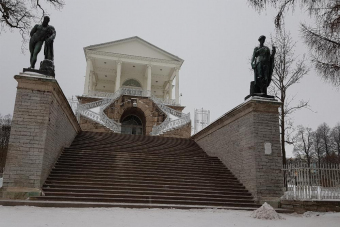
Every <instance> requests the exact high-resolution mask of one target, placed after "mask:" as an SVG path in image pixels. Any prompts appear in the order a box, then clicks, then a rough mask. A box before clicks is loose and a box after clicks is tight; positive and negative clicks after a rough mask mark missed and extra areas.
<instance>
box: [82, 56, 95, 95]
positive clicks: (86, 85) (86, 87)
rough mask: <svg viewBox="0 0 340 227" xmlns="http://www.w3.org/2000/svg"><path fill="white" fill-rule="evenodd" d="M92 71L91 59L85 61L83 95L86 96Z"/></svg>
mask: <svg viewBox="0 0 340 227" xmlns="http://www.w3.org/2000/svg"><path fill="white" fill-rule="evenodd" d="M91 71H93V65H92V60H91V58H88V59H87V60H86V74H85V85H84V95H87V94H88V93H89V90H90V74H91Z"/></svg>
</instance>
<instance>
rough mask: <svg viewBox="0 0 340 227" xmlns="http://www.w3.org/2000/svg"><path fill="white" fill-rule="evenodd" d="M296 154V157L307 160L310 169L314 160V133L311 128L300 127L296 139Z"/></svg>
mask: <svg viewBox="0 0 340 227" xmlns="http://www.w3.org/2000/svg"><path fill="white" fill-rule="evenodd" d="M293 152H294V154H295V156H296V157H299V158H301V159H306V160H307V164H308V167H309V166H310V163H311V160H312V158H313V155H314V152H313V131H312V129H311V128H308V127H306V128H305V127H303V126H301V125H299V126H298V131H297V134H296V135H295V138H294V151H293Z"/></svg>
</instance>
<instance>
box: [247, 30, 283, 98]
mask: <svg viewBox="0 0 340 227" xmlns="http://www.w3.org/2000/svg"><path fill="white" fill-rule="evenodd" d="M258 40H259V42H260V45H259V46H258V47H255V49H254V52H253V56H252V58H251V67H252V69H254V81H252V82H251V84H250V95H248V96H247V97H246V98H248V97H249V96H262V97H268V98H273V96H269V95H267V87H268V86H269V84H270V82H271V80H272V75H273V69H274V56H275V53H276V49H275V47H274V46H273V48H272V53H271V54H270V49H269V48H268V47H266V46H265V45H264V42H265V40H266V37H265V36H264V35H262V36H260V38H259V39H258Z"/></svg>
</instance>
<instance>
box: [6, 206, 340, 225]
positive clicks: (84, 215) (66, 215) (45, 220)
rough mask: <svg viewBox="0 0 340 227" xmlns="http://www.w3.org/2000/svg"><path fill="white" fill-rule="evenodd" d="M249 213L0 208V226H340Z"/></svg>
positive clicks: (323, 216) (339, 217)
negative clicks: (266, 218)
mask: <svg viewBox="0 0 340 227" xmlns="http://www.w3.org/2000/svg"><path fill="white" fill-rule="evenodd" d="M251 214H252V212H251V211H235V210H211V209H207V210H175V209H124V208H41V207H25V206H18V207H4V206H0V227H22V226H25V227H61V226H62V227H67V226H72V227H106V226H110V227H130V226H134V227H182V226H183V227H205V226H207V227H222V226H223V227H227V226H236V227H237V226H245V227H248V226H249V227H267V226H268V227H287V226H289V227H294V226H298V227H304V226H306V227H314V226H318V227H320V226H327V227H333V226H334V227H335V226H337V227H339V226H340V213H313V212H308V213H307V215H298V214H280V215H282V216H283V217H284V218H285V220H260V219H254V218H252V217H251Z"/></svg>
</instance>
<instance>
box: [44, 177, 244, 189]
mask: <svg viewBox="0 0 340 227" xmlns="http://www.w3.org/2000/svg"><path fill="white" fill-rule="evenodd" d="M45 183H46V184H51V183H54V184H64V185H65V184H70V185H74V184H82V185H98V186H105V185H111V186H114V185H115V186H130V185H132V186H140V185H143V186H144V187H149V188H152V187H153V186H155V185H159V186H163V187H168V188H172V187H173V188H188V189H192V188H194V187H200V188H205V189H220V190H223V189H224V188H235V189H244V188H245V187H244V186H243V185H242V184H227V185H226V184H225V185H222V184H202V183H186V182H157V181H154V182H137V181H135V182H132V181H122V182H119V181H111V182H109V181H96V180H94V179H88V180H87V181H83V180H77V179H72V180H67V179H63V180H49V179H47V180H46V181H45Z"/></svg>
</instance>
